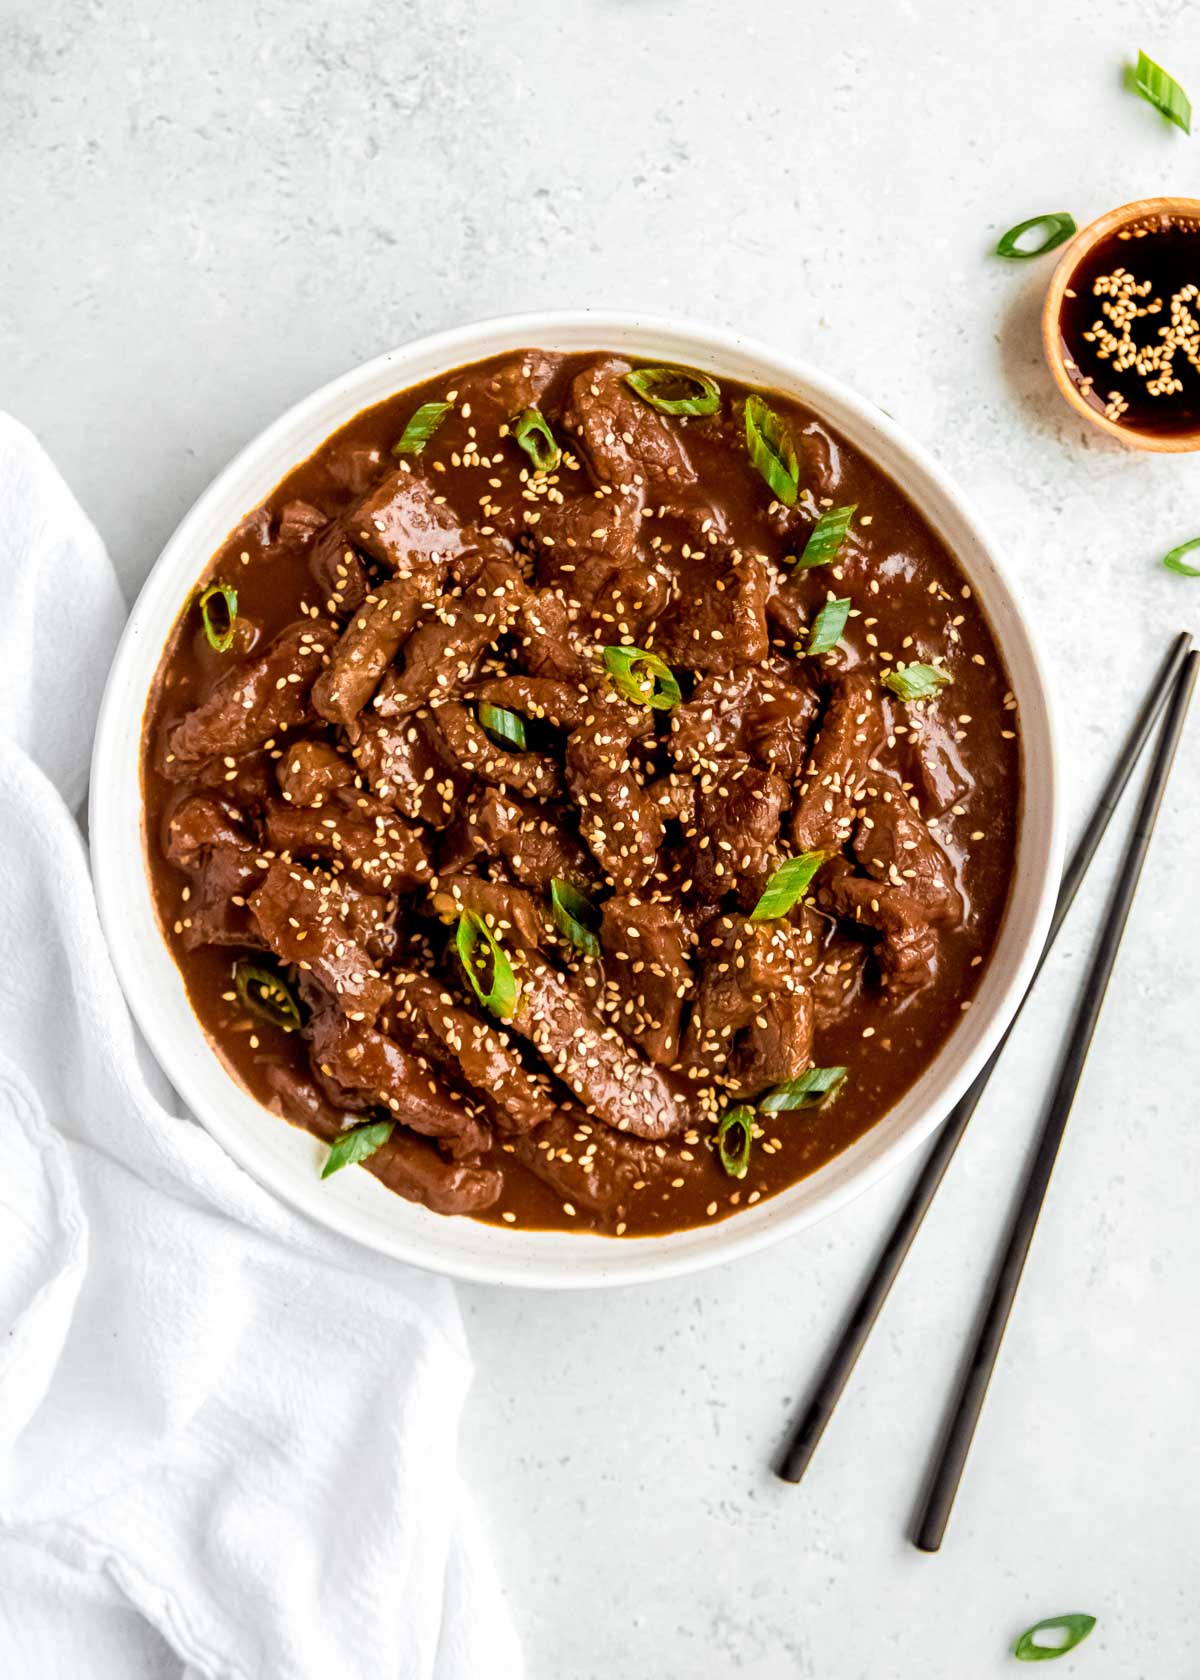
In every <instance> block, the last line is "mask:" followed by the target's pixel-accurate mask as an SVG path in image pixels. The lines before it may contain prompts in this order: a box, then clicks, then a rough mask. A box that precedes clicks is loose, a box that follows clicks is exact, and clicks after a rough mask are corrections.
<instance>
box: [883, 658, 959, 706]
mask: <svg viewBox="0 0 1200 1680" xmlns="http://www.w3.org/2000/svg"><path fill="white" fill-rule="evenodd" d="M879 680H880V682H881V683H882V684H883V686H884V688H890V689H891V691H892V693H893V694H897V695H899V697H900V699H901V700H903V701H904V702H905V703H906V704H908V703H911V702H912V701H914V700H932V699H933V697H934V695H935V694H936V693H937V691H938V689H939V688H945V686H946V684H947V683H948V682H950V681H951V677H950V673H949V671H943V670H942V669H941V667H940V666H939V665H922V664H921V663H920V662H919V661H918V660H914V661H913V663H912V664H911V665H897V666H896V668H895V670H893V671H885V672H884V673H883V675H882V677H880V679H879Z"/></svg>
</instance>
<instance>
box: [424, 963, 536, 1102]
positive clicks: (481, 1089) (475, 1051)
mask: <svg viewBox="0 0 1200 1680" xmlns="http://www.w3.org/2000/svg"><path fill="white" fill-rule="evenodd" d="M395 988H396V1008H397V1018H398V1019H399V1020H402V1021H407V1022H408V1023H409V1024H410V1026H411V1027H412V1029H413V1030H414V1031H415V1032H417V1033H418V1034H422V1035H428V1037H429V1038H431V1039H432V1040H433V1041H434V1043H435V1044H437V1045H439V1046H440V1047H441V1049H442V1052H443V1057H442V1060H443V1061H444V1062H445V1063H447V1064H448V1065H449V1066H450V1067H452V1068H453V1070H454V1071H455V1073H456V1074H457V1076H458V1077H459V1078H460V1079H461V1080H462V1082H463V1083H464V1084H465V1085H466V1086H467V1087H469V1088H470V1089H471V1090H472V1091H474V1092H477V1093H478V1094H479V1095H480V1096H481V1098H482V1100H483V1102H484V1103H485V1105H486V1107H487V1109H488V1111H489V1113H491V1114H492V1116H493V1118H494V1120H495V1122H496V1125H497V1126H498V1127H499V1128H500V1129H501V1130H502V1131H504V1132H508V1133H511V1132H527V1131H529V1130H531V1128H532V1127H534V1126H540V1125H542V1124H543V1123H544V1122H545V1121H547V1120H550V1119H552V1118H553V1116H554V1113H555V1101H554V1095H553V1092H552V1091H551V1089H550V1082H549V1080H548V1079H547V1078H546V1077H545V1075H544V1074H540V1073H533V1072H531V1071H530V1070H529V1069H528V1068H527V1067H526V1066H525V1064H524V1063H523V1062H522V1060H521V1058H520V1056H519V1054H518V1053H517V1050H516V1048H515V1046H514V1044H513V1040H512V1037H511V1035H510V1034H509V1033H508V1032H506V1031H505V1030H504V1029H503V1028H502V1027H500V1026H496V1025H494V1024H493V1023H492V1022H490V1021H486V1020H484V1019H483V1018H482V1017H481V1016H479V1015H476V1014H474V1013H473V1012H472V1011H471V1010H469V1009H464V1008H463V1006H462V1004H461V1002H460V1001H459V1000H458V999H457V998H456V997H454V995H453V993H451V992H449V991H448V990H447V989H446V988H445V987H444V986H442V985H440V984H439V983H438V982H437V981H436V980H431V979H430V978H429V977H428V976H426V975H423V974H398V975H396V976H395Z"/></svg>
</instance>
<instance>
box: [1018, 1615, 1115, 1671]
mask: <svg viewBox="0 0 1200 1680" xmlns="http://www.w3.org/2000/svg"><path fill="white" fill-rule="evenodd" d="M1095 1625H1096V1618H1095V1616H1087V1615H1084V1613H1083V1612H1082V1611H1078V1610H1076V1611H1072V1612H1071V1613H1070V1614H1069V1615H1066V1616H1047V1617H1046V1618H1045V1620H1044V1621H1041V1622H1034V1624H1033V1626H1032V1627H1031V1628H1026V1629H1025V1632H1024V1633H1023V1634H1022V1635H1021V1637H1020V1638H1019V1639H1018V1640H1017V1642H1016V1644H1015V1645H1014V1646H1013V1656H1014V1657H1016V1659H1017V1661H1018V1662H1053V1661H1054V1659H1055V1658H1056V1657H1065V1656H1066V1654H1067V1652H1068V1651H1073V1650H1074V1649H1075V1647H1076V1645H1082V1643H1083V1641H1084V1640H1085V1639H1086V1638H1087V1636H1088V1634H1089V1633H1091V1631H1092V1629H1093V1628H1094V1627H1095ZM1039 1633H1057V1634H1061V1635H1063V1637H1062V1638H1061V1639H1059V1640H1058V1642H1057V1643H1056V1644H1054V1645H1046V1644H1044V1643H1042V1642H1040V1641H1039V1640H1038V1639H1037V1637H1036V1635H1037V1634H1039Z"/></svg>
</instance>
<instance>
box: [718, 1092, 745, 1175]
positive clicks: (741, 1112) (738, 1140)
mask: <svg viewBox="0 0 1200 1680" xmlns="http://www.w3.org/2000/svg"><path fill="white" fill-rule="evenodd" d="M753 1142H754V1115H753V1114H752V1113H751V1111H750V1109H748V1108H745V1107H742V1108H728V1109H726V1110H725V1113H724V1114H723V1115H722V1116H721V1124H720V1125H719V1126H718V1127H717V1154H718V1155H719V1156H720V1158H721V1165H722V1166H723V1167H724V1168H725V1171H726V1172H727V1173H728V1174H729V1176H730V1178H745V1176H746V1174H747V1173H748V1172H749V1170H750V1147H751V1145H752V1144H753Z"/></svg>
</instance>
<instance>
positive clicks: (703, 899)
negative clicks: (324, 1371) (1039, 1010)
mask: <svg viewBox="0 0 1200 1680" xmlns="http://www.w3.org/2000/svg"><path fill="white" fill-rule="evenodd" d="M143 785H144V795H145V813H146V820H145V841H146V848H147V854H148V862H149V869H150V874H151V878H152V883H153V888H154V893H155V899H156V903H157V906H158V912H159V916H160V919H161V922H162V926H163V931H164V936H165V938H166V939H167V942H168V944H169V946H170V949H171V952H172V954H173V956H174V958H175V960H176V962H177V963H178V966H179V968H180V970H181V972H182V975H183V978H184V981H185V983H186V985H187V989H188V993H189V996H190V998H191V1001H192V1004H193V1007H194V1009H195V1011H196V1014H197V1016H198V1018H199V1020H200V1022H201V1024H202V1026H203V1028H204V1030H205V1032H206V1034H207V1035H208V1037H209V1039H210V1041H211V1042H212V1045H213V1047H214V1049H215V1050H216V1051H217V1053H218V1054H219V1055H220V1056H221V1057H222V1058H223V1060H224V1061H225V1063H226V1065H227V1066H228V1067H229V1069H230V1070H231V1072H232V1073H233V1074H234V1075H235V1076H236V1077H237V1078H238V1079H239V1080H240V1081H241V1083H242V1084H243V1085H244V1086H245V1087H246V1088H247V1089H248V1090H249V1091H250V1092H251V1093H252V1094H253V1095H254V1096H255V1097H256V1098H257V1099H258V1100H259V1101H260V1102H261V1103H263V1104H264V1105H265V1106H267V1107H268V1108H270V1109H272V1110H273V1111H275V1112H276V1113H278V1114H280V1115H281V1116H282V1117H283V1118H285V1119H286V1120H289V1121H291V1122H292V1123H293V1124H295V1125H297V1126H301V1127H303V1128H305V1129H307V1130H308V1131H310V1132H312V1133H315V1134H316V1135H317V1136H318V1137H319V1138H321V1139H323V1140H324V1141H325V1143H327V1144H328V1146H329V1148H328V1153H327V1155H325V1156H324V1158H323V1167H322V1169H321V1170H323V1172H324V1174H326V1175H328V1174H329V1173H331V1172H333V1171H336V1170H338V1169H339V1168H342V1167H347V1166H352V1165H355V1164H361V1166H362V1167H363V1168H365V1170H366V1171H367V1172H369V1173H372V1174H374V1175H375V1177H376V1178H378V1179H379V1180H380V1181H381V1182H382V1183H383V1184H384V1185H386V1186H387V1187H388V1188H389V1189H390V1190H394V1191H396V1192H397V1193H398V1194H399V1195H401V1196H404V1197H407V1198H409V1199H410V1200H412V1201H415V1202H419V1203H421V1204H423V1205H424V1206H425V1207H427V1208H431V1209H433V1210H435V1211H436V1212H438V1213H444V1214H453V1213H457V1214H470V1215H472V1216H474V1217H476V1218H481V1219H485V1220H488V1221H491V1222H496V1223H505V1224H508V1225H518V1226H522V1227H531V1226H532V1227H539V1228H548V1227H557V1228H560V1229H580V1228H583V1229H588V1230H592V1231H598V1232H604V1233H608V1234H610V1235H613V1236H618V1237H620V1236H637V1235H650V1234H654V1233H661V1232H664V1231H669V1230H675V1229H679V1228H682V1227H687V1226H694V1225H700V1224H704V1223H705V1222H706V1221H708V1220H713V1219H720V1218H723V1217H727V1216H728V1215H729V1214H730V1213H732V1212H734V1211H736V1210H737V1209H738V1208H742V1207H746V1206H748V1205H750V1204H753V1203H755V1202H758V1201H759V1200H760V1199H761V1198H763V1197H765V1196H770V1195H772V1194H775V1193H776V1192H778V1191H780V1190H782V1189H784V1188H785V1187H786V1186H788V1185H789V1184H792V1183H794V1182H795V1181H796V1180H797V1179H799V1178H801V1177H803V1176H804V1175H806V1174H808V1173H810V1172H812V1171H813V1170H814V1169H815V1168H817V1167H819V1166H820V1165H821V1164H822V1163H823V1162H825V1161H827V1160H829V1159H830V1158H831V1157H832V1156H833V1155H835V1154H836V1153H837V1152H838V1151H839V1150H841V1149H844V1148H845V1147H846V1146H847V1144H849V1143H851V1142H852V1141H853V1140H854V1139H855V1138H857V1137H859V1136H861V1135H862V1133H863V1132H865V1131H866V1130H867V1129H868V1128H869V1127H870V1126H872V1125H873V1124H874V1123H875V1122H876V1121H877V1120H878V1119H879V1118H880V1117H881V1116H882V1115H883V1114H884V1113H886V1111H887V1110H888V1109H889V1108H890V1107H891V1106H892V1105H893V1104H894V1103H895V1102H896V1101H897V1099H898V1098H899V1097H900V1096H901V1095H902V1094H903V1093H904V1091H905V1090H906V1089H907V1088H908V1087H909V1086H910V1085H911V1084H912V1083H913V1081H914V1080H915V1079H916V1078H917V1077H918V1076H919V1075H920V1074H921V1073H922V1072H923V1070H924V1069H925V1068H926V1066H927V1065H928V1064H929V1062H930V1061H931V1059H932V1058H933V1056H934V1055H935V1054H936V1052H937V1051H938V1050H939V1049H940V1048H941V1046H942V1045H943V1044H944V1043H945V1041H946V1039H947V1037H948V1036H949V1035H950V1033H951V1032H952V1031H953V1030H954V1026H955V1023H956V1022H957V1021H958V1020H960V1019H961V1012H962V1011H964V1010H966V1009H968V1008H969V1007H970V1004H971V998H972V994H973V993H974V991H975V988H976V986H977V983H978V981H979V978H980V975H981V973H982V972H983V966H984V964H985V963H986V962H987V959H988V954H989V951H990V950H991V948H992V946H993V944H994V941H995V938H996V934H997V930H998V927H999V923H1000V919H1001V916H1002V914H1003V910H1004V905H1005V900H1006V896H1007V892H1008V886H1009V880H1010V876H1011V873H1012V868H1013V860H1014V853H1015V847H1016V835H1017V827H1018V817H1019V800H1020V754H1019V741H1018V737H1017V720H1016V706H1015V701H1014V699H1013V696H1012V694H1011V693H1010V692H1009V689H1008V680H1007V677H1006V675H1005V671H1004V668H1003V665H1002V662H1001V660H1000V657H999V654H998V651H997V648H996V644H995V642H994V640H993V638H992V635H991V632H990V630H989V627H988V624H987V622H986V620H985V618H984V616H983V614H982V613H981V611H980V610H979V608H978V607H977V605H976V604H975V602H974V601H973V598H972V593H971V590H970V588H969V587H968V585H967V584H966V583H965V581H964V579H963V577H962V575H961V573H960V572H959V570H958V569H957V567H956V565H955V563H954V561H953V559H952V558H951V557H950V555H949V554H948V553H947V551H946V549H945V548H944V546H943V545H942V544H941V542H940V541H939V540H938V539H937V537H936V536H935V535H934V533H933V532H932V531H931V530H930V529H929V527H928V526H927V525H926V524H925V523H924V522H923V520H922V519H921V517H920V516H919V514H918V513H917V512H916V510H915V509H914V508H913V507H912V505H911V504H910V503H909V502H908V501H907V500H906V498H905V497H904V496H903V495H902V494H901V492H900V491H899V490H898V489H897V488H896V486H895V485H894V484H892V482H891V481H890V480H889V479H888V478H887V477H886V476H885V475H884V474H883V473H881V472H880V471H879V469H878V468H876V467H874V466H873V465H872V464H871V463H870V462H869V461H868V460H866V459H864V458H863V457H862V456H861V455H859V454H857V453H856V452H855V451H854V450H852V449H851V448H850V447H849V446H848V445H847V444H846V443H845V442H844V441H843V440H842V439H841V438H840V437H839V436H837V435H836V434H835V433H834V432H832V431H831V430H830V429H829V428H828V427H826V426H824V425H823V424H822V423H821V422H820V421H819V420H818V419H817V418H816V417H815V416H814V415H813V414H812V413H810V412H809V411H808V410H806V409H804V408H802V407H801V406H800V405H798V404H797V403H795V402H793V401H791V400H790V399H788V398H786V397H784V396H781V395H778V394H776V393H774V392H770V391H752V390H748V389H746V388H745V387H743V386H741V385H739V384H736V383H734V382H733V381H731V380H727V379H722V380H720V381H719V382H718V381H717V380H715V379H713V378H711V377H709V376H708V375H707V374H702V373H698V372H694V371H691V370H688V369H680V368H676V367H663V366H646V365H641V364H639V363H637V362H631V361H629V360H625V359H622V358H620V357H618V356H616V355H611V354H606V353H602V352H596V353H592V354H589V355H560V354H550V353H545V352H542V351H537V350H526V351H519V352H515V353H513V354H511V355H509V356H507V357H501V358H497V359H494V360H492V361H489V362H483V363H478V364H475V365H473V366H470V367H466V368H461V369H458V370H457V371H455V372H453V373H450V374H448V375H444V376H442V377H441V378H439V379H437V380H433V381H430V382H429V383H428V384H426V385H424V386H421V387H419V388H417V389H415V390H410V391H406V392H403V393H401V394H399V395H397V396H394V397H391V398H389V399H388V400H387V401H385V402H383V403H380V404H379V405H378V406H376V407H374V408H372V409H369V410H367V411H366V412H364V413H362V414H359V415H358V416H357V417H356V418H355V419H354V420H352V421H351V422H350V423H349V424H348V425H346V426H345V427H343V429H342V430H341V431H339V432H337V433H336V434H335V435H334V436H332V437H331V438H329V439H328V440H327V441H326V442H325V443H324V444H323V445H322V446H321V447H320V448H319V449H318V450H317V452H316V453H315V454H314V455H313V456H312V457H311V458H310V459H309V460H307V461H305V462H304V463H303V464H302V465H300V466H298V467H297V468H296V469H295V471H293V472H292V473H291V474H290V475H289V476H288V477H287V478H286V479H285V480H284V481H283V482H282V483H281V484H280V485H279V486H278V488H277V489H276V490H275V491H274V492H273V493H272V494H271V496H270V497H269V498H268V499H267V500H266V502H265V503H264V504H263V505H262V506H261V507H260V508H258V509H256V510H255V511H254V512H253V513H252V514H250V515H249V517H248V518H247V519H246V520H245V521H244V522H243V523H242V525H241V526H240V527H239V528H238V529H237V530H236V531H235V532H234V533H233V534H232V535H231V536H230V537H229V538H228V540H227V541H226V543H225V544H224V546H223V547H222V549H221V550H220V552H219V553H218V554H217V555H216V556H215V557H214V559H213V561H212V563H211V565H210V566H209V568H208V570H207V572H206V573H205V578H204V581H203V582H202V583H201V584H200V585H199V586H198V587H197V589H196V591H195V593H194V595H193V597H192V598H191V600H189V602H188V603H187V605H186V607H185V609H184V610H183V612H182V613H181V616H180V618H179V620H178V623H177V625H176V628H175V630H174V632H173V635H172V638H171V641H170V643H169V645H168V647H167V649H166V651H165V653H164V655H163V658H162V661H161V664H160V667H159V672H158V676H157V679H156V683H155V686H154V689H153V691H152V694H151V698H150V702H149V706H148V710H147V716H146V723H145V732H144V757H143ZM314 1170H317V1169H314Z"/></svg>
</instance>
